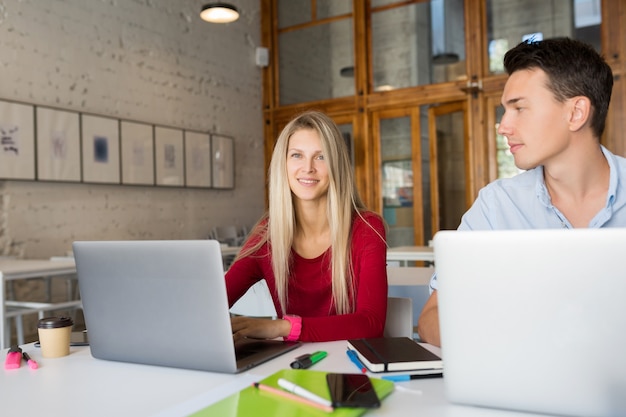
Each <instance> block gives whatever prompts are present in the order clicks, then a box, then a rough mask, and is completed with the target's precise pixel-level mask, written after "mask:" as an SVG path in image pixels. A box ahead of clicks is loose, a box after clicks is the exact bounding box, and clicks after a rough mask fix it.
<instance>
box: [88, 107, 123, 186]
mask: <svg viewBox="0 0 626 417" xmlns="http://www.w3.org/2000/svg"><path fill="white" fill-rule="evenodd" d="M81 120H82V124H81V129H82V135H81V136H82V143H83V147H82V148H83V182H97V183H105V184H119V183H120V134H119V133H120V130H119V129H120V128H119V120H117V119H111V118H107V117H101V116H93V115H88V114H83V115H81Z"/></svg>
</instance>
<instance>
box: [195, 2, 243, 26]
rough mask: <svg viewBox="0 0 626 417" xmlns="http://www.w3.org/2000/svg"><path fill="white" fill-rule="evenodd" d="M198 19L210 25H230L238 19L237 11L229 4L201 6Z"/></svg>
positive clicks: (218, 3)
mask: <svg viewBox="0 0 626 417" xmlns="http://www.w3.org/2000/svg"><path fill="white" fill-rule="evenodd" d="M200 18H201V19H202V20H205V21H207V22H210V23H230V22H234V21H235V20H237V19H239V10H237V8H236V7H235V6H233V5H232V4H229V3H221V2H215V3H207V4H205V5H204V6H202V11H201V12H200Z"/></svg>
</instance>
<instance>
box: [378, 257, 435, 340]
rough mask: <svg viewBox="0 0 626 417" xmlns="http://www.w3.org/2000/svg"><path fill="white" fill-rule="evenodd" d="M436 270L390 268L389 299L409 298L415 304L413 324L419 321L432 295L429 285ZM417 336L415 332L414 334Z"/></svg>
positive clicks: (427, 268)
mask: <svg viewBox="0 0 626 417" xmlns="http://www.w3.org/2000/svg"><path fill="white" fill-rule="evenodd" d="M434 271H435V269H434V268H433V267H422V266H388V267H387V282H388V283H389V291H388V293H387V295H388V296H389V297H409V298H410V299H411V301H412V303H413V323H414V324H417V320H418V319H419V316H420V314H421V312H422V308H424V304H425V303H426V300H428V296H429V295H430V293H429V290H428V283H429V282H430V278H431V277H432V275H433V272H434ZM413 334H414V335H415V334H416V333H415V332H414V333H413Z"/></svg>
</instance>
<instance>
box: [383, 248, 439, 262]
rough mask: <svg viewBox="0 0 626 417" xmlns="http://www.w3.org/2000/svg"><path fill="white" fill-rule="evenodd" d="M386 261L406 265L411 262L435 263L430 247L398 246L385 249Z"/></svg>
mask: <svg viewBox="0 0 626 417" xmlns="http://www.w3.org/2000/svg"><path fill="white" fill-rule="evenodd" d="M387 261H396V262H400V263H401V265H406V264H407V262H411V261H426V262H435V253H434V252H433V248H431V247H430V246H398V247H395V248H389V249H387Z"/></svg>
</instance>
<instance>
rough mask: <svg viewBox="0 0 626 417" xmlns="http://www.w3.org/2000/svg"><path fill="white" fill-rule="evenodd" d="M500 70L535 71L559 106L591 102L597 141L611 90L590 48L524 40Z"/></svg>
mask: <svg viewBox="0 0 626 417" xmlns="http://www.w3.org/2000/svg"><path fill="white" fill-rule="evenodd" d="M504 68H506V72H507V73H508V74H509V75H511V74H513V73H514V72H515V71H520V70H528V69H535V68H539V69H542V70H543V71H544V72H545V73H546V75H547V76H548V80H549V82H548V85H547V87H548V89H550V90H551V91H552V92H553V93H554V96H555V98H556V99H557V100H558V101H560V102H563V101H565V100H566V99H568V98H572V97H576V96H585V97H587V98H589V100H590V101H591V107H592V109H593V111H592V114H591V129H592V130H593V133H594V134H595V135H596V136H597V137H598V138H600V137H601V136H602V133H603V132H604V127H605V123H606V115H607V112H608V109H609V102H610V101H611V92H612V89H613V72H612V71H611V67H610V66H609V65H608V64H607V63H606V61H605V60H604V58H602V56H601V55H600V54H599V53H598V52H597V51H596V50H595V49H593V47H592V46H590V45H588V44H586V43H584V42H581V41H577V40H574V39H570V38H552V39H546V40H542V41H533V40H528V41H524V42H522V43H520V44H518V45H517V46H516V47H514V48H513V49H511V50H509V51H508V52H507V53H506V54H505V55H504Z"/></svg>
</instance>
